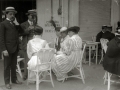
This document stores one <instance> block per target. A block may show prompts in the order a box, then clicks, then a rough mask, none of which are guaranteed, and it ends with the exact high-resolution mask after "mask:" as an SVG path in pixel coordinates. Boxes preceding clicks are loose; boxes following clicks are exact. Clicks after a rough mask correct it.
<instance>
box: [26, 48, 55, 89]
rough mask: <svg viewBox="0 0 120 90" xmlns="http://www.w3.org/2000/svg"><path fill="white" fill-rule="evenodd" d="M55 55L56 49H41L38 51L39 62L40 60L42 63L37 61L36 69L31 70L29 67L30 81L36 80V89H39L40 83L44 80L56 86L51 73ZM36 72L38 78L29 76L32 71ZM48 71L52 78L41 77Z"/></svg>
mask: <svg viewBox="0 0 120 90" xmlns="http://www.w3.org/2000/svg"><path fill="white" fill-rule="evenodd" d="M53 57H54V49H41V50H40V51H38V53H37V62H38V60H40V62H41V64H39V63H37V66H36V69H35V70H30V69H29V68H28V81H27V84H28V83H29V81H36V90H39V83H40V82H42V81H44V82H51V83H52V86H53V87H54V83H53V80H52V73H51V61H52V59H53ZM31 71H32V72H34V73H35V75H36V80H32V79H30V78H29V77H30V76H29V74H30V72H31ZM44 72H47V75H49V76H50V80H46V79H45V78H44V77H43V78H40V76H41V75H42V74H43V73H44Z"/></svg>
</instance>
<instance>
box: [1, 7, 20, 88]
mask: <svg viewBox="0 0 120 90" xmlns="http://www.w3.org/2000/svg"><path fill="white" fill-rule="evenodd" d="M3 13H4V14H5V15H6V19H5V20H4V21H3V22H1V23H0V52H2V54H3V58H4V81H5V86H6V88H7V89H11V85H10V78H11V82H12V83H15V84H21V82H19V81H18V80H17V75H16V64H17V54H18V47H19V46H18V45H19V30H18V29H17V28H16V25H19V24H18V22H17V21H16V20H15V14H16V13H17V11H16V10H15V8H14V7H7V8H6V10H5V11H3ZM10 73H11V75H10Z"/></svg>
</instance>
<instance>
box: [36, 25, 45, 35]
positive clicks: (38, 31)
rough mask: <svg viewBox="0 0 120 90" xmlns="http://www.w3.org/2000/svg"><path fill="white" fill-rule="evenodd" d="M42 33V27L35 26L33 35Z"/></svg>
mask: <svg viewBox="0 0 120 90" xmlns="http://www.w3.org/2000/svg"><path fill="white" fill-rule="evenodd" d="M42 33H43V28H42V27H40V26H35V29H34V34H35V35H41V34H42Z"/></svg>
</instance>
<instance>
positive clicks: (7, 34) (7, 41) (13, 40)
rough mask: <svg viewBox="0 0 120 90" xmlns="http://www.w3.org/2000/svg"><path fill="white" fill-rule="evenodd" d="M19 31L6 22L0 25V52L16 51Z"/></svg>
mask: <svg viewBox="0 0 120 90" xmlns="http://www.w3.org/2000/svg"><path fill="white" fill-rule="evenodd" d="M18 45H19V31H18V30H17V28H16V27H15V26H14V25H12V24H11V23H10V21H8V20H4V21H3V22H1V23H0V51H1V52H2V51H4V50H7V51H8V52H9V53H14V52H15V51H16V50H18Z"/></svg>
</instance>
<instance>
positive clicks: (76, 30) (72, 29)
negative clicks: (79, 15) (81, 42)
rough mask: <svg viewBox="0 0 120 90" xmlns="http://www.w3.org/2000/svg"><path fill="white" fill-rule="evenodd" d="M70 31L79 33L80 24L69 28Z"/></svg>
mask: <svg viewBox="0 0 120 90" xmlns="http://www.w3.org/2000/svg"><path fill="white" fill-rule="evenodd" d="M70 31H72V32H74V33H76V34H77V33H78V32H79V31H80V28H79V27H78V26H73V27H70V28H68V32H70Z"/></svg>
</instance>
